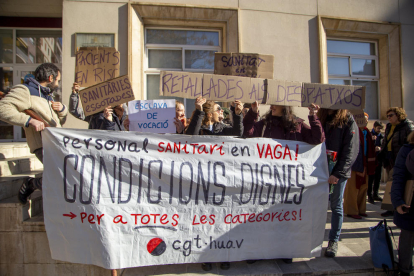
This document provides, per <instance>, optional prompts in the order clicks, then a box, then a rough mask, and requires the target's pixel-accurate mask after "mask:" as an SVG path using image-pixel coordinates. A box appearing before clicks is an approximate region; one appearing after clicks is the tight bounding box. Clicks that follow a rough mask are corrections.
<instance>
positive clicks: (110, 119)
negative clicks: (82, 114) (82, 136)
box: [89, 104, 127, 131]
mask: <svg viewBox="0 0 414 276" xmlns="http://www.w3.org/2000/svg"><path fill="white" fill-rule="evenodd" d="M126 116H127V112H126V108H124V107H123V105H122V104H120V105H117V106H115V107H114V108H112V107H111V106H107V107H106V108H105V109H104V111H103V112H99V113H96V114H93V115H92V116H91V118H90V121H89V129H101V130H117V131H125V130H126V128H125V127H124V124H123V122H124V121H125V119H126Z"/></svg>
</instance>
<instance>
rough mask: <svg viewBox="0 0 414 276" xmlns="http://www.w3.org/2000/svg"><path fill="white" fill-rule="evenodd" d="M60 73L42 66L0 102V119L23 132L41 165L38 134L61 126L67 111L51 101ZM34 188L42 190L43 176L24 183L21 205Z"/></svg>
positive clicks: (40, 143)
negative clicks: (48, 127)
mask: <svg viewBox="0 0 414 276" xmlns="http://www.w3.org/2000/svg"><path fill="white" fill-rule="evenodd" d="M60 78H61V74H60V70H59V68H58V67H57V66H56V65H54V64H52V63H43V64H41V65H40V66H39V67H37V68H36V70H35V78H28V79H27V80H26V81H25V83H24V84H20V85H16V86H14V87H13V88H12V89H11V90H10V92H9V93H8V94H7V95H6V96H5V97H4V98H3V99H2V100H1V101H0V120H2V121H5V122H7V123H9V124H12V125H18V126H21V127H22V128H23V129H24V131H25V133H26V140H27V144H28V145H29V148H30V152H31V153H33V154H35V155H36V157H37V158H38V159H39V160H40V162H42V163H43V145H42V136H41V131H42V130H43V129H44V128H45V127H47V126H51V127H61V125H62V124H63V123H64V122H65V120H66V115H67V114H68V109H67V108H66V107H65V106H64V105H63V104H61V103H60V102H55V101H54V100H53V97H52V95H53V92H54V91H56V90H57V88H58V87H59V82H60ZM35 189H42V177H38V178H31V177H28V178H26V179H25V180H24V182H23V184H22V186H21V187H20V190H19V194H18V199H19V201H20V202H21V203H22V204H26V203H27V198H28V197H29V196H30V195H31V194H32V193H33V192H34V190H35Z"/></svg>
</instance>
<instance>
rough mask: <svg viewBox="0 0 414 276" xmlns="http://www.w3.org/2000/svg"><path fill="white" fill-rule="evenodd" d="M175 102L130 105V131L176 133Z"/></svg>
mask: <svg viewBox="0 0 414 276" xmlns="http://www.w3.org/2000/svg"><path fill="white" fill-rule="evenodd" d="M174 117H175V100H146V101H132V102H129V103H128V118H129V130H130V131H140V132H151V133H175V132H176V128H175V125H174Z"/></svg>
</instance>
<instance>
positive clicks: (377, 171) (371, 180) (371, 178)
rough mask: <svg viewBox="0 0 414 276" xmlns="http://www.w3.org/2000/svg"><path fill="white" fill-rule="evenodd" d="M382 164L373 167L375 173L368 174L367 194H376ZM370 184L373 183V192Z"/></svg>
mask: <svg viewBox="0 0 414 276" xmlns="http://www.w3.org/2000/svg"><path fill="white" fill-rule="evenodd" d="M381 175H382V165H378V166H377V167H376V168H375V174H373V175H369V176H368V192H367V195H368V196H372V195H378V190H379V186H380V182H381ZM372 184H374V193H372V191H373V190H372Z"/></svg>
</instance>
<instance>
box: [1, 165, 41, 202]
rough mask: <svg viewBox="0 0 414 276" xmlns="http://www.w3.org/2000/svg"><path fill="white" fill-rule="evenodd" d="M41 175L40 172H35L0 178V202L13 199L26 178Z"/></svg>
mask: <svg viewBox="0 0 414 276" xmlns="http://www.w3.org/2000/svg"><path fill="white" fill-rule="evenodd" d="M42 173H43V171H42V170H37V171H29V172H25V173H21V174H15V175H10V176H3V177H0V200H2V199H6V198H9V197H15V196H16V195H17V193H18V192H19V189H20V186H21V185H22V184H23V181H24V180H25V179H26V177H38V176H41V175H42Z"/></svg>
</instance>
